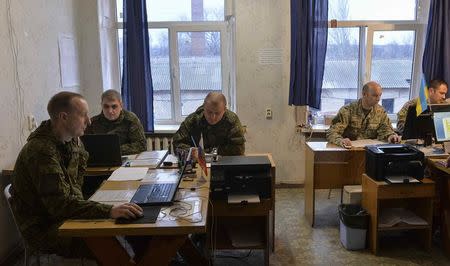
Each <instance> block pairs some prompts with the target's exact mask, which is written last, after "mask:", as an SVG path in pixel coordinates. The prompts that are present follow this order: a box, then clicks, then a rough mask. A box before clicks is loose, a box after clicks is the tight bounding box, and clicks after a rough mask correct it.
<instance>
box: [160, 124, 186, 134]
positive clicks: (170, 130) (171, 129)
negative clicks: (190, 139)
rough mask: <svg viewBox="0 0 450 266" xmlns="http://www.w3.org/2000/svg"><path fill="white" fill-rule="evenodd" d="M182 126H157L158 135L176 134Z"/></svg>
mask: <svg viewBox="0 0 450 266" xmlns="http://www.w3.org/2000/svg"><path fill="white" fill-rule="evenodd" d="M179 127H180V125H155V133H156V134H174V133H175V132H177V130H178V128H179Z"/></svg>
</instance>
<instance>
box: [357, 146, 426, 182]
mask: <svg viewBox="0 0 450 266" xmlns="http://www.w3.org/2000/svg"><path fill="white" fill-rule="evenodd" d="M365 149H366V174H367V175H368V176H369V177H371V178H372V179H375V180H379V181H382V180H386V179H387V178H390V177H399V176H404V177H413V178H415V179H417V180H422V179H423V172H424V167H425V166H424V162H425V156H424V154H423V152H421V151H419V150H418V149H417V148H415V147H414V146H411V145H409V144H379V145H369V146H366V148H365Z"/></svg>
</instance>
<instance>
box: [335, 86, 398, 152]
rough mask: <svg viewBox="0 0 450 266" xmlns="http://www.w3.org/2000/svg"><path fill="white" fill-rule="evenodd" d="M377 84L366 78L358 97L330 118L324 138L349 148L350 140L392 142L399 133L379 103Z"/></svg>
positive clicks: (396, 139)
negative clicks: (395, 130) (366, 80)
mask: <svg viewBox="0 0 450 266" xmlns="http://www.w3.org/2000/svg"><path fill="white" fill-rule="evenodd" d="M381 93H382V89H381V86H380V85H379V84H378V83H376V82H374V81H370V82H368V83H366V84H365V85H364V86H363V89H362V98H361V99H359V100H358V101H355V102H352V103H350V104H348V105H346V106H344V107H342V108H341V109H340V110H339V112H338V114H337V115H336V116H335V117H334V118H333V120H332V122H331V126H330V128H329V129H328V131H327V140H328V141H329V142H331V143H334V144H336V145H339V146H342V147H345V148H349V147H351V146H352V140H357V139H379V140H384V141H388V142H391V143H396V142H399V141H400V138H399V136H397V134H395V132H394V130H393V129H392V125H391V121H390V120H389V117H388V116H387V114H386V111H385V110H384V109H383V107H382V106H380V105H379V104H378V102H379V101H380V98H381Z"/></svg>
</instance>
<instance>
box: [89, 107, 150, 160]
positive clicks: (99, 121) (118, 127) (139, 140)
mask: <svg viewBox="0 0 450 266" xmlns="http://www.w3.org/2000/svg"><path fill="white" fill-rule="evenodd" d="M86 134H116V135H119V139H120V150H121V152H122V155H128V154H137V153H140V152H142V151H145V150H147V140H146V138H145V134H144V128H143V127H142V124H141V121H139V118H138V117H137V116H136V115H135V114H134V113H132V112H129V111H126V110H122V112H121V113H120V115H119V118H117V120H115V121H110V120H108V119H107V118H106V117H105V116H104V115H103V112H102V113H100V114H99V115H96V116H94V117H92V118H91V125H90V126H89V127H88V128H87V129H86Z"/></svg>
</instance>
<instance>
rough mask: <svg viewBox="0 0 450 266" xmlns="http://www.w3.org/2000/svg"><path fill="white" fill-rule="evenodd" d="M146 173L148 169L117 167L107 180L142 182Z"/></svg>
mask: <svg viewBox="0 0 450 266" xmlns="http://www.w3.org/2000/svg"><path fill="white" fill-rule="evenodd" d="M147 172H148V167H119V168H117V169H116V170H115V171H114V172H113V173H112V175H111V176H110V177H109V178H108V180H109V181H130V180H142V179H143V178H144V177H145V175H146V174H147Z"/></svg>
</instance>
